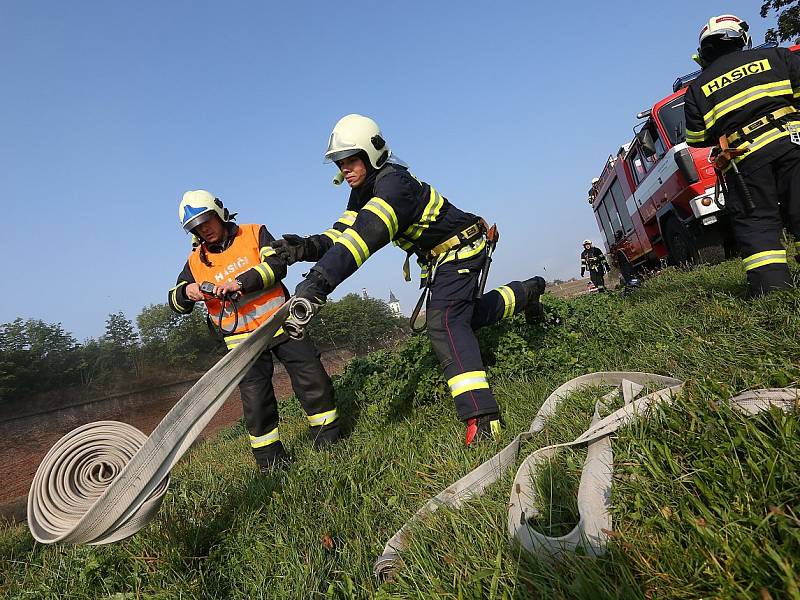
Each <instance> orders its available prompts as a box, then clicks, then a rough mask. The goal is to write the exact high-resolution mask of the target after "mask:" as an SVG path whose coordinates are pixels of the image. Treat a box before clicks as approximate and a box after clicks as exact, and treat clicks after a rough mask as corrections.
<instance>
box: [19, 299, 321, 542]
mask: <svg viewBox="0 0 800 600" xmlns="http://www.w3.org/2000/svg"><path fill="white" fill-rule="evenodd" d="M306 305H308V306H306ZM313 312H314V308H313V307H312V306H311V304H310V303H309V302H308V301H306V300H302V299H300V300H296V299H292V300H290V301H289V302H286V303H285V304H284V305H283V306H282V307H281V308H280V309H279V310H278V312H276V313H275V314H274V315H273V316H272V317H271V318H270V319H269V320H268V321H266V322H265V323H263V324H262V325H261V326H260V327H259V328H258V329H256V330H255V331H254V332H253V333H252V334H250V335H249V336H248V337H247V338H246V339H245V340H244V341H243V342H242V343H241V344H239V345H238V346H236V347H235V348H234V349H233V350H231V351H230V352H228V353H227V354H226V355H225V356H224V357H223V358H222V359H221V360H220V361H219V362H218V363H217V364H216V365H214V366H213V367H212V368H211V369H210V370H209V371H208V372H207V373H206V374H205V375H203V377H201V378H200V380H199V381H198V382H197V383H195V384H194V385H193V386H192V387H191V389H190V390H189V391H188V392H186V394H184V396H183V397H182V398H181V399H180V400H178V402H177V403H176V404H175V406H174V407H173V408H172V410H170V411H169V413H167V415H166V416H165V417H164V418H163V419H162V421H161V422H160V423H159V424H158V426H157V427H156V428H155V430H154V431H153V433H152V434H151V435H150V437H149V438H148V437H147V436H145V435H144V434H143V433H142V432H141V431H139V430H138V429H136V428H135V427H133V426H131V425H127V424H126V423H118V422H116V421H99V422H96V423H89V424H87V425H83V426H82V427H79V428H77V429H75V430H73V431H71V432H70V433H68V434H67V435H65V436H64V437H63V438H61V439H60V440H59V441H58V442H57V443H56V444H55V445H54V446H53V447H52V448H51V449H50V451H49V452H48V453H47V455H46V456H45V457H44V459H43V460H42V463H41V464H40V465H39V468H38V469H37V471H36V475H35V476H34V478H33V483H32V484H31V489H30V492H29V493H28V526H29V527H30V530H31V533H32V534H33V537H34V538H36V539H37V540H38V541H40V542H43V543H47V544H52V543H54V542H69V543H72V544H108V543H111V542H116V541H119V540H122V539H125V538H127V537H130V536H131V535H133V534H134V533H136V532H137V531H139V530H140V529H141V528H142V527H144V526H145V525H147V523H148V522H149V521H150V520H151V519H152V518H153V517H154V516H155V514H156V512H157V511H158V508H159V506H160V505H161V501H162V500H163V498H164V493H165V492H166V491H167V487H168V485H169V472H170V470H171V469H172V467H174V466H175V464H176V463H177V462H178V460H179V459H180V458H181V456H183V454H184V453H185V452H186V451H187V450H188V449H189V447H190V446H191V445H192V443H193V442H194V440H195V439H196V438H197V436H198V435H200V432H201V431H202V430H203V428H204V427H205V426H206V425H207V424H208V422H209V421H210V420H211V418H212V417H213V416H214V415H215V414H216V412H217V411H218V410H219V409H220V407H221V406H222V405H223V404H224V403H225V400H227V398H228V396H229V395H230V393H231V392H232V391H233V390H234V388H235V387H236V385H237V384H238V383H239V381H241V379H242V377H244V375H245V373H247V371H248V370H249V369H250V366H251V365H252V364H253V362H254V361H255V360H256V358H258V356H259V355H260V354H261V353H262V352H263V351H264V349H265V348H267V347H268V346H269V345H270V344H271V343H274V342H278V341H283V340H284V339H285V336H283V335H281V336H279V337H276V335H277V334H278V332H279V330H280V329H281V327H283V326H284V325H294V326H295V328H296V331H297V332H299V333H302V326H304V325H305V324H306V323H307V322H308V321H309V320H310V319H311V316H313ZM290 314H291V316H292V318H291V319H290V322H289V323H288V324H286V323H285V321H286V320H287V317H289V315H290ZM287 329H288V327H287Z"/></svg>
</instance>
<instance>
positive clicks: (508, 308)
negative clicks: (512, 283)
mask: <svg viewBox="0 0 800 600" xmlns="http://www.w3.org/2000/svg"><path fill="white" fill-rule="evenodd" d="M497 291H498V292H500V295H501V296H502V297H503V304H504V305H505V310H503V318H504V319H507V318H508V317H513V316H514V308H515V307H516V305H517V298H516V296H515V295H514V290H512V289H511V288H510V287H508V286H507V285H504V286H503V287H499V288H497Z"/></svg>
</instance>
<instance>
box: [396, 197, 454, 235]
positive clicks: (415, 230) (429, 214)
mask: <svg viewBox="0 0 800 600" xmlns="http://www.w3.org/2000/svg"><path fill="white" fill-rule="evenodd" d="M442 206H444V197H443V196H442V195H441V194H439V192H437V191H436V190H435V189H434V188H433V186H431V197H430V200H428V204H427V205H425V210H423V211H422V216H421V217H420V219H419V221H417V222H416V223H414V224H413V225H411V227H409V228H408V229H406V230H405V231H404V232H403V235H404V236H405V237H407V238H410V239H412V240H416V239H417V238H418V237H419V236H421V235H422V232H423V231H425V230H426V229H427V228H428V227H430V226H431V223H434V222H436V219H437V218H438V217H439V213H440V212H441V210H442Z"/></svg>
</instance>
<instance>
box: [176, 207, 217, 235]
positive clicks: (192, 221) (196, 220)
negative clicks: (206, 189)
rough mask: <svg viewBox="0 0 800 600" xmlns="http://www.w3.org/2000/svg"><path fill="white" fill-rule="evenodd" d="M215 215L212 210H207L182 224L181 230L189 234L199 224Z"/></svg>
mask: <svg viewBox="0 0 800 600" xmlns="http://www.w3.org/2000/svg"><path fill="white" fill-rule="evenodd" d="M215 214H216V213H215V212H214V211H213V210H207V211H205V212H201V213H200V214H199V215H195V216H194V217H192V218H191V219H189V220H188V221H186V222H185V223H184V224H183V230H184V231H185V232H186V233H191V232H192V229H194V228H195V227H197V226H198V225H200V223H205V222H206V221H208V220H209V219H210V218H211V217H213V216H214V215H215Z"/></svg>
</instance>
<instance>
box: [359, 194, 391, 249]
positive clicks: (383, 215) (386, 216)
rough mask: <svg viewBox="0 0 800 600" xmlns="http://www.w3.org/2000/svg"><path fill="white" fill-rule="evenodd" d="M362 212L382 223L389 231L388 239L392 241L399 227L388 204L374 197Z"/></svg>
mask: <svg viewBox="0 0 800 600" xmlns="http://www.w3.org/2000/svg"><path fill="white" fill-rule="evenodd" d="M363 210H368V211H369V212H371V213H372V214H374V215H376V216H377V217H378V218H379V219H380V220H381V221H383V224H384V225H386V229H388V230H389V239H390V240H392V239H394V236H396V235H397V230H398V229H399V227H400V226H399V225H398V223H397V214H396V213H395V212H394V209H393V208H392V207H391V206H390V205H389V203H388V202H386V201H385V200H383V199H382V198H378V197H375V198H373V199H372V200H370V201H369V202H367V203H366V204H365V205H364V209H363Z"/></svg>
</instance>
